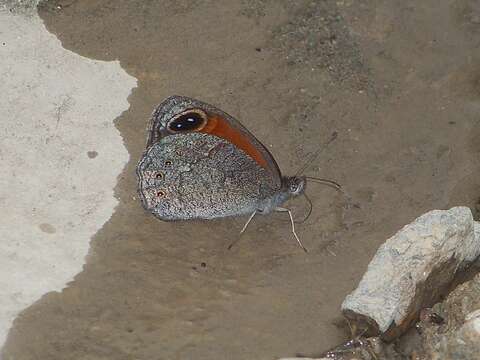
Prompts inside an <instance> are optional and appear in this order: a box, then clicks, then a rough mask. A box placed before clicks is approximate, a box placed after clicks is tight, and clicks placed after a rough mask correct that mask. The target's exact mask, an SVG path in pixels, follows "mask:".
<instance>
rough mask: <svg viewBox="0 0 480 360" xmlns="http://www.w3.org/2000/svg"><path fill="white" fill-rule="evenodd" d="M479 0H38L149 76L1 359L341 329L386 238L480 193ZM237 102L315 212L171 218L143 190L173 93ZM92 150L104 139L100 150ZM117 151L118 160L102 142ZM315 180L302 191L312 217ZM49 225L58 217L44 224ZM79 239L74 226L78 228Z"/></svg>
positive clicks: (304, 349)
mask: <svg viewBox="0 0 480 360" xmlns="http://www.w3.org/2000/svg"><path fill="white" fill-rule="evenodd" d="M479 11H480V9H479V8H478V4H477V3H476V2H475V1H473V0H457V1H438V0H425V1H421V2H419V1H413V0H407V1H402V2H398V1H383V2H379V1H373V0H362V1H351V0H345V1H330V0H323V1H320V0H316V1H315V0H314V1H312V0H309V1H303V0H299V1H294V2H292V1H287V0H226V1H212V0H181V1H176V0H175V1H173V0H164V1H144V0H128V1H127V0H104V1H99V0H84V1H74V0H68V1H67V0H65V1H47V2H45V3H43V4H41V5H40V7H39V12H40V16H41V17H42V19H43V21H44V22H45V25H46V27H47V29H48V30H49V31H50V32H52V33H53V34H55V35H56V36H57V37H58V38H59V39H60V40H61V42H62V44H63V46H64V47H65V48H66V49H69V50H71V51H74V52H75V53H78V54H80V55H82V56H85V57H89V58H92V59H98V60H109V61H110V60H115V59H118V60H119V61H120V64H121V66H122V67H123V68H124V69H125V70H126V71H127V72H128V73H129V74H130V75H132V76H134V77H136V78H137V79H138V88H136V89H135V90H134V91H133V93H132V95H131V96H130V98H129V102H130V104H131V107H130V109H129V110H128V111H126V112H125V113H124V114H123V115H122V116H121V117H120V118H118V119H117V120H116V126H117V127H118V129H119V130H120V132H121V134H122V136H123V139H124V143H125V146H126V148H127V149H128V151H129V153H130V155H131V159H130V162H129V163H128V165H127V166H126V167H125V169H124V171H123V174H122V175H121V176H120V177H119V179H118V185H117V186H116V188H115V194H116V196H117V197H118V199H119V202H120V203H119V205H118V207H117V209H116V211H115V213H114V214H113V215H112V217H111V219H110V220H109V221H108V222H107V223H106V224H105V226H104V227H103V229H102V230H101V231H99V232H98V233H97V234H96V235H95V236H94V237H93V238H92V241H91V248H90V252H89V256H88V257H87V260H86V264H85V266H84V270H83V272H81V273H80V274H78V275H77V276H76V278H75V280H74V281H72V282H71V283H70V284H69V285H68V287H67V288H65V289H64V290H63V291H62V292H60V293H57V292H55V293H49V294H46V295H45V296H43V297H42V299H40V300H39V301H38V302H37V303H36V304H34V305H33V306H31V307H30V308H28V309H26V310H25V311H24V312H23V313H22V314H21V315H20V316H19V317H18V318H17V319H16V321H15V323H14V326H13V328H12V330H11V332H10V335H9V338H8V340H7V343H6V345H5V347H4V351H3V356H4V358H5V359H51V360H55V359H117V360H127V359H149V360H151V359H197V360H204V359H205V360H206V359H227V358H228V359H232V360H237V359H238V360H240V359H259V360H260V359H274V358H276V357H280V356H292V355H296V354H303V355H314V354H318V353H321V352H323V351H325V350H327V349H328V348H330V347H332V346H334V345H336V344H338V343H340V342H342V341H344V340H346V339H347V338H348V337H349V333H348V330H347V327H346V326H345V324H344V323H343V321H342V319H341V315H340V304H341V302H342V301H343V299H344V297H345V295H347V294H348V293H349V292H350V291H351V290H352V289H353V288H354V287H355V286H356V285H357V283H358V281H359V279H360V277H361V276H362V274H363V272H364V270H365V269H366V266H367V264H368V262H369V260H370V259H371V257H372V256H373V254H374V253H375V251H376V249H377V247H378V246H379V245H380V244H381V243H383V241H384V240H385V239H387V238H388V237H389V236H391V235H392V234H393V233H394V232H396V231H397V230H398V229H399V228H400V227H402V226H403V225H404V224H406V223H407V222H409V221H411V220H413V219H414V218H416V217H417V216H419V215H420V214H422V213H424V212H425V211H428V210H431V209H436V208H439V209H444V208H449V207H451V206H453V205H467V206H470V207H471V208H472V210H475V208H476V207H478V199H479V196H480V163H479V161H478V160H479V155H480V142H479V140H478V139H479V138H480V118H479V116H478V112H479V110H480V65H479V64H480V63H479V60H480V36H479V35H480V21H479V15H478V14H479ZM172 94H178V95H185V96H190V97H194V98H198V99H200V100H203V101H206V102H209V103H212V104H213V105H215V106H217V107H219V108H221V109H222V110H224V111H226V112H228V113H230V114H231V115H233V116H235V117H236V118H238V119H239V120H240V121H241V122H242V123H243V124H244V125H245V126H247V127H248V128H249V129H250V130H251V131H252V132H253V133H254V134H255V136H256V137H257V138H258V139H260V140H261V141H262V142H263V143H264V144H265V145H266V146H267V147H268V148H269V150H270V151H271V152H272V154H273V155H274V156H275V158H276V159H277V162H278V163H279V166H280V168H281V169H282V171H283V173H284V174H285V175H292V174H293V173H295V171H296V170H297V169H298V168H299V167H300V166H301V165H302V164H303V163H304V162H305V161H306V159H307V158H308V156H309V155H310V154H312V153H313V152H314V151H315V150H317V149H318V148H319V147H320V146H321V145H322V144H323V143H324V142H325V141H327V140H328V139H329V138H330V135H331V134H332V132H334V131H336V132H337V133H338V137H337V139H336V140H335V141H334V142H333V143H331V144H330V145H329V147H328V148H327V149H325V150H324V151H323V152H322V153H321V155H320V156H319V157H318V158H317V159H315V160H314V161H312V162H311V163H310V164H309V168H308V169H307V171H306V174H307V175H310V176H317V177H325V178H330V179H334V180H336V181H338V182H339V183H341V184H342V185H343V186H344V188H345V190H346V191H347V192H348V194H349V195H350V197H351V201H350V202H347V201H346V200H345V198H344V197H343V196H342V195H341V194H339V193H337V192H335V191H334V190H332V189H331V188H327V187H322V186H321V185H318V184H314V183H310V184H308V187H307V190H306V192H307V194H308V196H309V197H310V198H311V200H312V202H313V213H312V215H311V216H310V218H309V219H308V220H307V221H306V222H304V223H302V224H298V225H297V232H298V234H299V236H300V238H301V239H302V241H303V243H304V244H305V246H306V247H307V248H308V249H309V253H308V254H305V253H304V252H303V251H302V250H301V249H300V248H298V247H297V245H296V243H295V240H294V238H293V236H292V234H291V231H290V224H289V222H288V218H286V215H285V214H273V215H269V216H264V217H260V216H259V217H258V218H255V220H254V222H253V223H252V224H251V225H250V226H249V228H248V230H247V231H246V233H245V234H244V235H243V237H242V240H241V241H240V242H239V243H238V244H237V245H236V246H235V247H233V248H232V250H230V251H228V250H227V246H228V244H230V243H231V242H232V241H234V240H235V239H236V238H237V237H238V232H239V230H240V229H241V228H242V226H243V223H244V221H245V220H246V219H245V218H229V219H222V220H215V221H190V222H171V223H168V222H162V221H159V220H157V219H155V218H154V217H153V216H151V215H149V214H148V213H147V212H145V211H144V210H143V209H142V207H141V205H140V202H139V200H138V198H137V195H136V187H137V185H136V178H135V166H136V163H137V161H138V159H139V158H140V157H141V154H142V152H143V151H144V146H145V137H146V134H145V129H146V126H147V121H148V118H149V116H150V114H151V112H152V110H153V108H154V107H155V105H157V104H158V103H159V102H161V101H162V100H163V99H164V98H165V97H167V96H169V95H172ZM92 156H93V154H92ZM105 166H108V161H106V163H105ZM307 206H308V205H307V204H306V202H304V201H302V198H299V199H296V200H295V201H293V202H292V203H291V204H290V207H291V208H292V209H293V211H294V213H295V214H296V215H297V216H298V217H299V218H301V216H302V215H303V214H304V213H305V211H306V208H307ZM47 230H48V229H47ZM65 241H68V239H65Z"/></svg>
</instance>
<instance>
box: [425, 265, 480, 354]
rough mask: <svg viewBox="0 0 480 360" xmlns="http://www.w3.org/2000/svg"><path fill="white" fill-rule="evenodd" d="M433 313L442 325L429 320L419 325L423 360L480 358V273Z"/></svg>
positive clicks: (455, 291)
mask: <svg viewBox="0 0 480 360" xmlns="http://www.w3.org/2000/svg"><path fill="white" fill-rule="evenodd" d="M432 312H433V313H435V314H438V315H437V316H439V317H441V318H442V319H443V321H442V323H440V324H438V323H435V322H430V321H428V319H427V320H425V319H421V321H420V322H419V323H418V324H417V329H419V331H420V333H421V337H422V348H421V349H419V350H418V354H420V356H419V359H421V360H444V359H455V360H467V359H468V360H470V359H479V358H480V274H479V275H477V276H476V277H475V278H474V279H472V280H470V281H468V282H466V283H464V284H462V285H460V286H458V287H457V288H456V289H455V290H454V291H453V292H452V293H451V294H450V295H449V296H448V297H447V299H446V300H445V301H444V302H443V303H439V304H436V305H435V306H434V307H433V309H432Z"/></svg>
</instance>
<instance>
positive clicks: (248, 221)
mask: <svg viewBox="0 0 480 360" xmlns="http://www.w3.org/2000/svg"><path fill="white" fill-rule="evenodd" d="M256 213H257V210H255V211H254V212H253V213H252V215H250V217H249V218H248V220H247V222H246V223H245V225H243V228H242V230H240V235H242V234H243V233H244V232H245V230H247V226H248V224H250V221H252V219H253V217H254V216H255V214H256ZM238 240H240V236H239V237H238V238H237V239H235V240H234V241H233V242H232V243H231V244H230V245H228V250H230V249H231V248H232V246H233V245H235V244H236V243H237V241H238Z"/></svg>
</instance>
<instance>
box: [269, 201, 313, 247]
mask: <svg viewBox="0 0 480 360" xmlns="http://www.w3.org/2000/svg"><path fill="white" fill-rule="evenodd" d="M275 211H278V212H287V213H288V215H289V216H290V222H291V223H292V233H293V236H295V239H296V240H297V242H298V245H300V247H301V248H302V249H303V251H305V252H308V250H307V249H306V248H305V246H303V244H302V242H301V241H300V238H299V237H298V235H297V233H296V232H295V222H294V221H293V216H292V212H291V211H290V209H286V208H282V207H277V208H276V209H275Z"/></svg>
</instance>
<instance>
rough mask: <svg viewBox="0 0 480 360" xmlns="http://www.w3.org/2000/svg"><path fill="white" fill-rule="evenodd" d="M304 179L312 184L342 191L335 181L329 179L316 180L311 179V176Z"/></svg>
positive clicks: (314, 178) (315, 178)
mask: <svg viewBox="0 0 480 360" xmlns="http://www.w3.org/2000/svg"><path fill="white" fill-rule="evenodd" d="M305 178H306V179H308V180H310V181H312V182H316V183H318V184H323V185H327V186H330V187H332V188H334V189H336V190H339V191H342V185H340V184H339V183H337V182H336V181H333V180H329V179H323V178H317V177H313V176H305Z"/></svg>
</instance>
